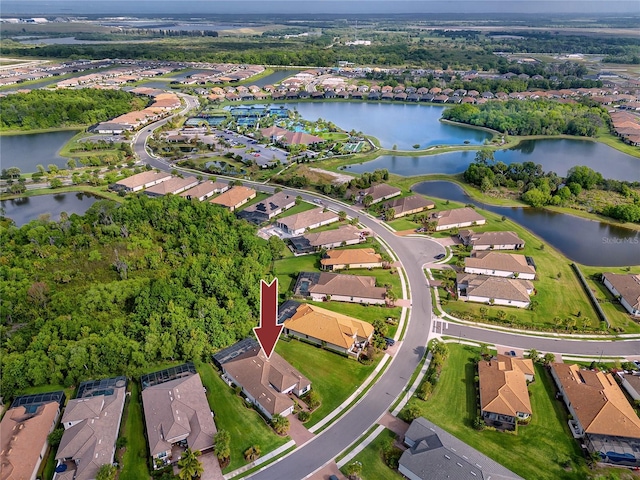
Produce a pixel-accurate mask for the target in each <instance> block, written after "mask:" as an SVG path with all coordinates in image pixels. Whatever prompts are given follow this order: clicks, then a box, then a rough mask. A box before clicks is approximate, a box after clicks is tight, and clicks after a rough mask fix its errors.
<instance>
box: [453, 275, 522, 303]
mask: <svg viewBox="0 0 640 480" xmlns="http://www.w3.org/2000/svg"><path fill="white" fill-rule="evenodd" d="M456 288H457V291H458V292H457V293H458V300H461V301H463V302H478V303H488V304H491V305H504V306H507V307H518V308H527V307H528V306H529V305H530V303H531V299H530V298H529V296H530V295H532V294H533V293H534V287H533V283H531V282H530V281H529V280H521V279H520V278H505V277H492V276H488V275H476V274H475V273H459V274H457V275H456Z"/></svg>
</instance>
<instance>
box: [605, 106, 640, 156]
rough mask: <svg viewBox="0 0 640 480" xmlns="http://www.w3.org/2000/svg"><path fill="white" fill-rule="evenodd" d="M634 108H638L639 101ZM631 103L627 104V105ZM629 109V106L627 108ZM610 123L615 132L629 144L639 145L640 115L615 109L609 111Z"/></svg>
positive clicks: (639, 107)
mask: <svg viewBox="0 0 640 480" xmlns="http://www.w3.org/2000/svg"><path fill="white" fill-rule="evenodd" d="M635 103H636V104H637V105H638V106H637V108H634V110H640V103H639V102H635ZM630 106H631V104H629V107H630ZM628 110H631V108H628ZM611 123H612V124H613V129H614V130H615V132H616V134H617V135H618V136H619V137H620V138H621V139H622V140H623V141H624V142H626V143H628V144H629V145H634V146H636V147H637V146H640V116H638V115H637V114H633V113H629V112H628V111H621V110H617V111H615V112H612V113H611Z"/></svg>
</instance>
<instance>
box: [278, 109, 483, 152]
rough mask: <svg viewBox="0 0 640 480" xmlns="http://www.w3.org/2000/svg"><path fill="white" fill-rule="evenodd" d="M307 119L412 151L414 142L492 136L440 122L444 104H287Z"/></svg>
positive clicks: (479, 142) (470, 141) (458, 141)
mask: <svg viewBox="0 0 640 480" xmlns="http://www.w3.org/2000/svg"><path fill="white" fill-rule="evenodd" d="M287 105H288V106H289V108H290V109H294V108H295V109H296V110H297V111H298V112H299V113H300V115H301V116H302V118H304V119H305V120H311V121H315V120H317V119H318V118H322V119H323V120H329V121H331V122H333V123H335V124H336V125H337V126H338V127H340V128H342V129H344V130H346V131H350V130H352V129H353V130H356V131H361V132H363V133H365V134H367V135H372V136H374V137H376V138H377V139H378V140H379V141H380V145H381V146H382V147H384V148H393V146H394V145H396V146H397V148H398V149H399V150H413V146H414V145H419V146H420V148H427V147H431V146H434V145H464V144H465V142H468V144H471V145H482V144H483V143H484V141H485V140H487V139H490V138H491V134H490V133H488V132H485V131H484V130H478V129H475V128H468V127H461V126H459V125H451V124H447V123H443V122H440V117H441V116H442V111H443V109H444V108H445V107H440V106H437V105H417V104H416V105H413V104H402V103H379V102H375V103H369V102H366V101H361V102H327V101H324V102H295V103H290V104H287Z"/></svg>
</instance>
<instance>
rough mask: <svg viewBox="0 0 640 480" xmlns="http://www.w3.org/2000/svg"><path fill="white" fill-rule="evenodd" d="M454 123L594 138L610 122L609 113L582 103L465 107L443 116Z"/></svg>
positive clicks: (514, 102)
mask: <svg viewBox="0 0 640 480" xmlns="http://www.w3.org/2000/svg"><path fill="white" fill-rule="evenodd" d="M442 118H444V119H446V120H451V121H454V122H460V123H466V124H469V125H476V126H479V127H487V128H491V129H493V130H497V131H499V132H503V133H506V134H509V135H562V134H567V135H578V136H585V137H592V136H594V135H595V134H596V133H597V131H598V128H599V127H602V126H603V125H605V124H606V123H607V122H608V121H609V115H608V114H607V112H606V110H604V109H603V108H602V107H599V106H590V105H586V104H582V103H559V102H553V101H549V100H528V101H522V100H508V101H506V102H488V103H485V104H483V105H469V104H461V105H456V106H455V107H452V108H449V109H447V110H445V111H444V112H443V113H442Z"/></svg>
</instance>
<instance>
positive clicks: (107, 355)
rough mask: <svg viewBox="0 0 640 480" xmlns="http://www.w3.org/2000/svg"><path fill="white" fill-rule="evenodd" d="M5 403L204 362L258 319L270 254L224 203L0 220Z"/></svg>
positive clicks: (173, 200)
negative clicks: (158, 366)
mask: <svg viewBox="0 0 640 480" xmlns="http://www.w3.org/2000/svg"><path fill="white" fill-rule="evenodd" d="M0 241H1V243H2V245H3V249H2V253H1V255H0V272H1V273H0V274H1V275H2V278H3V282H2V283H1V284H0V319H1V321H2V325H1V326H0V330H1V333H2V335H1V338H2V343H1V345H0V348H1V350H0V353H1V357H2V372H3V375H2V379H1V380H0V386H1V388H2V395H3V397H4V398H9V397H10V396H11V395H12V394H14V393H16V392H18V391H20V390H23V389H25V388H26V387H29V386H37V385H45V384H62V385H66V386H69V385H74V384H77V382H79V381H82V380H84V379H87V378H100V377H103V376H107V375H116V374H126V375H136V374H137V373H138V372H139V371H140V369H142V368H144V367H146V366H148V365H153V364H154V363H156V362H161V361H171V360H193V359H204V358H207V357H208V356H209V355H210V354H211V353H212V352H214V351H216V350H218V349H220V348H223V347H226V346H228V345H230V344H232V343H234V342H235V341H237V340H239V339H241V338H244V337H245V336H246V335H248V334H249V333H250V332H251V328H252V327H254V326H255V325H256V318H257V313H258V310H259V305H260V296H259V283H260V279H261V278H265V276H266V275H267V273H268V266H269V265H271V260H272V252H271V249H270V248H269V246H268V245H266V244H265V243H264V242H260V241H259V239H258V237H257V236H256V235H255V227H252V226H251V225H249V224H248V223H247V222H244V221H241V220H237V219H236V218H235V216H234V215H233V214H232V213H230V212H228V211H227V210H226V209H224V208H221V207H219V206H216V205H212V204H210V203H208V202H197V201H188V200H186V199H183V198H181V197H177V196H168V197H162V198H153V199H152V198H148V197H147V196H146V195H139V196H133V197H128V198H127V199H126V201H125V203H123V204H120V205H119V204H116V203H115V202H112V201H107V200H102V201H98V202H96V203H95V204H94V205H92V207H91V208H90V209H89V210H88V211H87V213H86V214H85V215H84V216H78V215H75V214H73V215H71V216H68V215H64V214H63V215H62V217H61V219H60V221H56V222H54V221H51V222H49V221H45V220H35V221H32V222H31V223H29V224H27V225H24V226H22V227H20V228H18V227H16V226H13V225H12V224H11V222H10V221H8V220H7V219H4V218H3V219H2V222H1V223H0Z"/></svg>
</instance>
